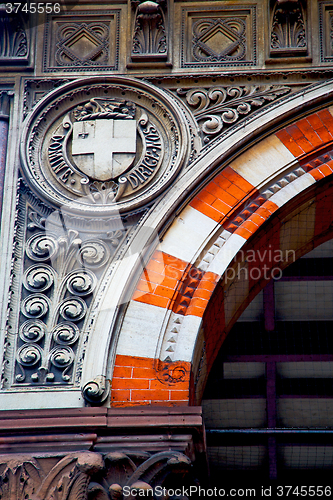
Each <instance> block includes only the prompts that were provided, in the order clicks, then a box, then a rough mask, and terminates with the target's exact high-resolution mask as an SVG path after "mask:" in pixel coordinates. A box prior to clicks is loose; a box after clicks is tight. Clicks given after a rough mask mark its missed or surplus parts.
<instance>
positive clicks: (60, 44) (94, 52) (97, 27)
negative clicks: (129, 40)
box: [43, 10, 120, 72]
mask: <svg viewBox="0 0 333 500" xmlns="http://www.w3.org/2000/svg"><path fill="white" fill-rule="evenodd" d="M119 12H120V11H119V10H110V11H101V12H97V11H95V12H89V15H88V13H86V12H75V13H73V12H69V13H67V12H66V13H64V12H63V13H62V14H61V16H60V15H59V16H55V15H53V16H48V18H47V20H46V23H45V43H44V58H43V69H44V71H46V72H51V71H96V70H98V71H110V70H116V69H118V57H119ZM68 16H70V18H68ZM66 18H68V19H66Z"/></svg>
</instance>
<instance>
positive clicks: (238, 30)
mask: <svg viewBox="0 0 333 500" xmlns="http://www.w3.org/2000/svg"><path fill="white" fill-rule="evenodd" d="M227 9H231V7H228V6H226V7H223V10H221V9H218V8H217V7H213V8H211V9H210V10H209V11H205V10H202V9H199V8H197V9H195V8H189V7H186V8H183V18H182V67H202V66H219V67H220V66H231V65H232V66H236V65H237V66H250V65H251V66H252V65H254V64H255V63H256V7H255V6H247V7H246V8H245V7H244V8H242V7H241V6H237V9H235V8H233V9H232V10H227Z"/></svg>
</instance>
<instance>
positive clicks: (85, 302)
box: [0, 0, 333, 500]
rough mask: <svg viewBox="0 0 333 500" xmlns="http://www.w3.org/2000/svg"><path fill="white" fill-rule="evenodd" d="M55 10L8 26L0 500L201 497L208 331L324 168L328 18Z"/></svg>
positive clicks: (0, 55) (252, 1)
mask: <svg viewBox="0 0 333 500" xmlns="http://www.w3.org/2000/svg"><path fill="white" fill-rule="evenodd" d="M65 3H66V5H65ZM65 3H64V2H60V3H59V4H58V3H55V4H54V5H53V6H52V7H48V10H45V9H44V7H41V6H40V5H44V4H38V5H39V12H34V11H33V9H34V7H29V8H31V9H32V10H31V11H30V12H25V10H27V9H28V7H26V8H25V10H23V8H22V7H18V8H17V12H15V11H13V8H12V7H10V5H12V4H1V6H0V66H1V67H0V75H1V80H0V202H2V211H1V210H0V214H1V217H2V219H1V221H2V222H1V235H0V249H1V255H0V260H1V266H0V284H1V286H0V363H1V384H0V453H1V457H0V497H1V498H6V499H8V500H12V499H13V500H14V499H15V500H17V499H19V498H20V499H21V498H26V499H29V500H81V499H82V500H87V499H89V500H111V499H112V500H113V499H121V498H122V497H125V495H124V492H125V490H124V488H125V487H138V488H141V489H142V490H149V491H150V490H151V488H153V489H155V488H156V487H157V486H163V487H164V486H168V487H169V488H174V487H176V486H177V485H189V486H191V485H192V486H195V485H198V484H199V483H200V484H205V481H206V480H207V475H208V472H207V467H206V458H205V457H206V455H205V453H206V443H205V437H204V431H203V429H204V423H203V421H202V416H201V410H200V408H198V407H196V406H192V407H191V406H190V405H194V404H200V401H201V400H200V398H201V396H202V392H203V387H204V383H205V377H206V372H207V371H208V370H209V367H210V365H209V363H210V362H211V361H210V360H211V359H212V358H213V354H212V351H211V350H210V349H211V347H210V346H209V345H208V344H207V343H206V340H205V337H204V335H205V332H204V326H205V325H207V322H206V321H208V320H206V317H204V314H205V311H206V308H207V310H208V311H209V310H210V307H213V306H211V304H212V303H213V302H212V299H211V296H212V297H213V295H212V294H213V290H215V287H217V286H218V287H221V286H222V285H221V283H220V281H219V280H220V279H221V276H222V275H223V272H224V270H222V271H221V269H222V267H223V265H224V264H225V263H226V262H227V258H228V255H229V254H228V252H229V251H230V255H233V256H234V254H235V255H236V254H237V251H238V250H239V248H240V246H239V245H240V242H241V243H242V244H243V243H244V242H243V240H244V241H245V239H246V238H248V237H249V236H248V233H249V231H250V230H249V229H248V228H252V229H251V230H253V231H254V229H253V228H254V227H255V228H257V229H258V228H259V227H260V225H261V224H263V222H262V219H263V217H264V216H263V215H262V214H264V215H265V217H266V218H267V220H268V215H267V214H271V212H270V211H269V210H268V208H267V207H270V208H272V206H273V205H272V204H274V203H275V202H274V200H275V199H276V197H277V196H279V198H278V201H276V207H279V206H280V205H278V203H280V204H281V206H282V205H283V203H285V200H289V198H288V196H290V197H291V194H290V193H294V194H295V193H297V194H298V193H299V192H301V191H302V189H303V188H304V190H305V188H308V187H309V188H310V187H311V186H312V185H313V183H314V182H316V181H317V180H318V179H319V177H320V175H322V176H323V175H324V174H323V172H325V169H324V168H323V167H322V166H323V165H326V163H325V162H327V163H329V162H330V161H331V156H330V149H329V148H330V147H331V146H330V141H331V135H330V131H329V130H331V129H330V127H331V114H330V113H331V111H330V110H331V109H332V108H331V103H332V95H333V90H332V83H331V81H330V78H332V77H333V67H332V65H331V63H332V60H333V41H332V40H333V2H332V1H329V0H319V1H318V2H311V1H310V0H308V1H305V0H264V1H259V0H242V1H241V0H236V1H233V0H214V1H212V0H210V1H209V0H208V1H191V2H189V1H187V0H184V1H182V0H171V1H165V0H156V1H147V0H115V1H114V2H105V1H102V0H101V2H89V1H86V2H77V1H74V0H73V1H70V0H69V1H68V2H65ZM30 4H31V6H33V5H34V4H33V3H31V2H30ZM30 4H29V5H30ZM13 5H23V4H13ZM26 5H27V4H26ZM45 5H48V4H45ZM15 9H16V7H15ZM50 9H51V11H50ZM259 28H260V29H259ZM313 110H315V112H316V113H318V114H317V115H316V116H314V115H310V113H312V111H313ZM313 113H314V111H313ZM296 119H297V120H301V122H300V124H299V125H297V127H296V129H297V130H296V129H295V128H293V127H294V125H290V124H291V123H294V122H295V121H296ZM302 120H303V121H302ZM284 124H287V125H285V127H286V131H285V130H283V131H282V132H281V130H282V127H283V126H284ZM326 126H327V130H326V128H325V127H326ZM298 127H299V128H298ZM309 127H310V128H311V127H313V128H311V130H310V129H309ZM332 128H333V127H332ZM280 129H281V130H280ZM279 130H280V132H281V133H280V132H278V131H279ZM309 130H310V132H309ZM279 133H280V135H278V134H279ZM311 140H312V141H313V144H314V145H315V147H318V148H319V149H320V148H322V149H320V155H319V156H318V158H319V159H318V158H316V159H314V157H315V154H317V153H316V152H313V151H314V149H313V148H312V146H313V144H312V142H311ZM295 143H296V145H295ZM254 147H258V150H255V151H253V150H252V148H254ZM311 148H312V149H311ZM248 151H251V153H247V152H248ZM267 151H269V154H268V153H267V155H266V152H267ZM247 154H248V155H249V156H250V159H249V158H248V156H246V155H247ZM308 154H309V155H314V156H313V158H312V156H311V158H310V159H309V158H308V157H307V156H306V155H308ZM318 154H319V153H318ZM241 155H244V156H241ZM265 155H266V156H265ZM325 155H326V156H325ZM258 158H259V159H258ZM272 158H273V159H272ZM305 158H307V159H305ZM237 162H239V163H237ZM319 164H320V166H321V168H322V172H321V174H319V173H318V172H317V173H315V171H316V168H317V166H318V165H319ZM249 165H250V167H249ZM252 165H253V167H252ZM318 168H319V167H318ZM311 172H312V173H311ZM316 175H317V177H316ZM314 179H315V180H314ZM323 182H324V181H323ZM297 186H301V187H298V188H297ZM297 189H299V191H297ZM311 189H312V188H311ZM313 189H314V188H313ZM274 196H275V198H274ZM295 196H296V195H295ZM290 199H291V198H290ZM272 200H273V201H272ZM267 204H268V205H267ZM0 206H1V203H0ZM260 217H261V218H260ZM265 221H266V219H265ZM265 223H266V222H265ZM267 224H268V223H267ZM244 225H246V227H245V229H244ZM258 230H259V229H258ZM246 231H247V233H246ZM251 234H252V233H251ZM253 234H254V233H253ZM244 235H247V236H246V238H245V236H244ZM251 237H252V236H251ZM309 244H310V243H309ZM237 245H238V246H237ZM230 249H231V250H230ZM216 294H217V292H216ZM231 295H232V293H231ZM227 300H228V295H227V293H226V294H225V302H226V303H227ZM244 300H245V299H244ZM222 302H223V301H221V303H219V304H217V305H214V307H215V313H216V315H217V316H218V315H219V314H220V312H219V311H220V310H222V306H221V304H222ZM208 305H209V307H208ZM230 307H231V306H230ZM231 309H232V307H231ZM227 314H229V316H230V317H231V316H232V314H233V313H231V312H228V311H227V313H226V315H227ZM229 316H228V320H229V319H230V318H229ZM203 317H204V319H203ZM218 317H219V316H218ZM226 317H227V316H226ZM224 319H225V318H224ZM203 325H204V326H203ZM205 328H207V327H206V326H205ZM218 342H220V339H217V340H216V345H218ZM214 345H215V344H214ZM207 360H208V361H207ZM111 407H112V408H111ZM123 407H129V408H126V409H125V410H124V409H123ZM1 426H2V427H1ZM22 453H23V455H22ZM177 487H178V486H177ZM149 494H150V493H149ZM185 496H186V495H185ZM130 498H131V497H130ZM133 498H134V495H133ZM162 498H163V497H162ZM165 498H167V496H165ZM183 498H184V497H183Z"/></svg>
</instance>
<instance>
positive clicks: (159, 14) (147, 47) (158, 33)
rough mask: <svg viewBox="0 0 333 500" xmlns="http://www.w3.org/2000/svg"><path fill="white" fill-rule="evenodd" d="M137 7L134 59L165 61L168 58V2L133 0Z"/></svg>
mask: <svg viewBox="0 0 333 500" xmlns="http://www.w3.org/2000/svg"><path fill="white" fill-rule="evenodd" d="M132 5H133V7H135V8H136V12H135V23H134V35H133V43H132V60H133V61H165V60H166V59H167V58H168V41H167V27H166V16H165V13H166V2H165V1H164V0H157V1H156V2H151V1H141V2H140V1H137V0H134V1H132Z"/></svg>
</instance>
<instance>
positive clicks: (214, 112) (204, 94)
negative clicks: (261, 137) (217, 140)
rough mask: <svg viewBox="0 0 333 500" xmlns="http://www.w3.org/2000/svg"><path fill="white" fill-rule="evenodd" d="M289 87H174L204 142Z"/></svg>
mask: <svg viewBox="0 0 333 500" xmlns="http://www.w3.org/2000/svg"><path fill="white" fill-rule="evenodd" d="M290 90H291V89H290V87H286V86H282V85H250V86H246V87H217V86H216V87H212V88H209V89H206V88H196V89H191V90H184V89H178V90H177V94H178V95H179V96H184V97H185V101H186V103H187V104H188V105H189V106H190V107H191V108H192V110H193V113H194V116H195V118H196V120H197V122H198V123H199V126H200V128H201V130H202V133H203V134H204V135H205V136H206V137H205V138H204V141H205V142H206V143H208V142H209V141H210V138H212V137H213V136H216V135H218V134H219V133H220V132H221V131H222V130H223V129H225V128H226V127H230V126H231V125H233V124H235V123H236V122H237V121H238V120H240V119H241V118H242V117H244V116H245V115H248V114H249V113H251V112H253V111H254V110H255V109H256V108H258V107H260V106H263V105H264V104H265V103H266V102H270V101H274V100H276V99H278V98H279V97H280V96H282V95H284V94H286V93H288V92H290Z"/></svg>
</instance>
